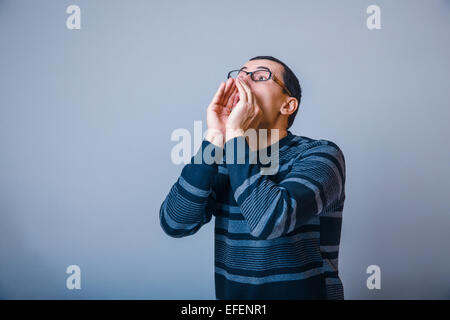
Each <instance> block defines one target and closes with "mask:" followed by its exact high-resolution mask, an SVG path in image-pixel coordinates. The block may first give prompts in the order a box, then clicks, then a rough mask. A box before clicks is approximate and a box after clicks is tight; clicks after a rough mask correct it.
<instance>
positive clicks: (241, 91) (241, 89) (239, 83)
mask: <svg viewBox="0 0 450 320" xmlns="http://www.w3.org/2000/svg"><path fill="white" fill-rule="evenodd" d="M242 82H243V81H241V79H239V78H238V79H237V80H236V86H237V88H238V90H239V98H240V100H242V101H247V102H248V98H247V91H245V89H244V87H243V85H242Z"/></svg>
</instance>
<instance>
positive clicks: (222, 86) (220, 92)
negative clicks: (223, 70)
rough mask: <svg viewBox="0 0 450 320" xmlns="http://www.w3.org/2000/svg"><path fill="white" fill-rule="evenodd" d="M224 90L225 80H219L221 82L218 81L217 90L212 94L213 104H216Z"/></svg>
mask: <svg viewBox="0 0 450 320" xmlns="http://www.w3.org/2000/svg"><path fill="white" fill-rule="evenodd" d="M224 90H225V82H221V83H220V86H219V89H217V92H216V94H215V95H214V98H213V100H212V103H213V104H217V103H219V102H220V100H221V98H222V95H223V92H224Z"/></svg>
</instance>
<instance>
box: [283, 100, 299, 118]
mask: <svg viewBox="0 0 450 320" xmlns="http://www.w3.org/2000/svg"><path fill="white" fill-rule="evenodd" d="M297 108H298V100H297V99H296V98H294V97H289V98H287V99H286V101H285V103H284V104H283V105H282V106H281V108H280V113H281V114H283V115H287V116H289V115H291V114H293V113H294V112H295V110H297Z"/></svg>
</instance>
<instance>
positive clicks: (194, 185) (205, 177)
mask: <svg viewBox="0 0 450 320" xmlns="http://www.w3.org/2000/svg"><path fill="white" fill-rule="evenodd" d="M213 146H214V145H213V144H211V143H210V142H209V141H207V140H203V141H202V144H201V148H200V149H199V150H198V151H197V154H196V155H194V156H193V157H192V158H191V161H190V163H188V164H186V165H185V166H184V167H183V170H182V172H181V175H180V177H179V178H178V179H177V181H176V182H175V183H174V184H173V185H172V187H171V189H170V191H169V194H168V195H167V196H166V198H165V199H164V201H163V203H162V205H161V207H160V210H159V220H160V225H161V227H162V229H163V230H164V232H165V233H167V234H168V235H169V236H172V237H175V238H180V237H185V236H189V235H192V234H194V233H196V232H197V231H198V230H199V229H200V228H201V227H202V226H203V225H204V224H206V223H208V222H209V221H210V220H211V217H212V213H213V211H214V209H215V205H216V201H215V193H214V190H213V182H214V178H215V176H216V175H217V171H218V166H217V164H216V163H212V164H207V163H205V161H204V159H203V157H199V156H200V155H201V154H203V152H204V150H205V148H212V147H213ZM213 149H214V148H213ZM212 154H213V155H214V152H213V153H212ZM195 159H197V160H198V159H200V161H197V160H195Z"/></svg>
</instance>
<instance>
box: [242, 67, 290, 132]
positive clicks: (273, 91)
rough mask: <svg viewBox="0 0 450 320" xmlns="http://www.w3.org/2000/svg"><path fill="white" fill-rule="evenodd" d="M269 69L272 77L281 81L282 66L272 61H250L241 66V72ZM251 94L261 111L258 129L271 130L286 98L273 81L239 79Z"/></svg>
mask: <svg viewBox="0 0 450 320" xmlns="http://www.w3.org/2000/svg"><path fill="white" fill-rule="evenodd" d="M260 69H265V70H267V69H269V70H270V71H271V72H272V76H273V75H275V77H277V78H278V79H279V80H281V81H283V70H284V68H283V66H282V65H281V64H279V63H277V62H275V61H272V60H252V61H248V62H247V63H246V64H244V65H243V66H242V70H245V71H255V70H260ZM241 79H242V80H243V81H244V82H245V83H246V84H247V85H248V86H249V87H250V90H251V91H252V93H253V97H254V99H256V103H257V104H258V105H259V107H260V108H261V110H262V111H263V119H262V121H261V124H260V128H271V127H272V125H273V124H274V123H275V121H276V120H277V118H278V116H279V115H280V108H281V106H282V105H283V104H285V103H286V99H287V98H288V96H287V95H286V94H285V93H283V89H282V88H281V87H280V86H279V85H278V84H277V83H276V82H275V81H273V79H270V80H268V81H253V80H252V79H251V77H250V75H244V76H243V77H242V78H241Z"/></svg>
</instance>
